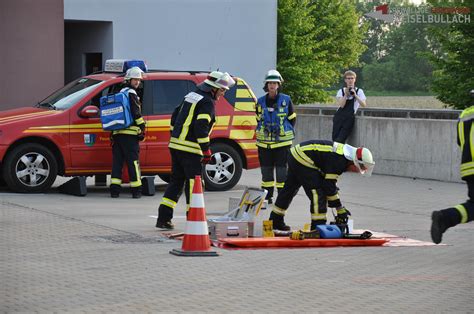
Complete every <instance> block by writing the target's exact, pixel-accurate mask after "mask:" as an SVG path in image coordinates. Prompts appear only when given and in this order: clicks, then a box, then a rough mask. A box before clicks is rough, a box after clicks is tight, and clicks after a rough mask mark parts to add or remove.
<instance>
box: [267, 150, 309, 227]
mask: <svg viewBox="0 0 474 314" xmlns="http://www.w3.org/2000/svg"><path fill="white" fill-rule="evenodd" d="M299 167H302V166H298V164H297V162H296V161H295V160H294V159H293V157H291V156H290V157H289V161H288V174H287V178H286V181H285V185H284V186H283V188H282V189H281V191H280V192H279V193H278V196H277V199H276V201H275V204H274V205H273V209H272V212H271V214H270V218H269V219H270V220H272V221H273V229H276V230H290V227H289V226H287V225H286V224H285V221H284V217H285V214H286V210H287V209H288V207H289V206H290V204H291V201H292V200H293V198H294V197H295V196H296V194H297V193H298V190H299V189H300V186H301V183H300V181H299V178H298V176H299V175H300V172H301V171H300V170H298V168H299Z"/></svg>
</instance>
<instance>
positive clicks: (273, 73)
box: [265, 70, 283, 85]
mask: <svg viewBox="0 0 474 314" xmlns="http://www.w3.org/2000/svg"><path fill="white" fill-rule="evenodd" d="M267 82H278V83H280V85H281V83H283V77H282V76H281V74H280V72H278V71H277V70H270V71H268V73H267V76H265V83H267Z"/></svg>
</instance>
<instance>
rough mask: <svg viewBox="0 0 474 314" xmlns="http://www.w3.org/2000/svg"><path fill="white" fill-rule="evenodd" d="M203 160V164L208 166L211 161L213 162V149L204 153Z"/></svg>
mask: <svg viewBox="0 0 474 314" xmlns="http://www.w3.org/2000/svg"><path fill="white" fill-rule="evenodd" d="M202 155H203V157H202V159H201V163H202V164H204V165H206V164H208V163H209V162H210V161H211V156H212V151H211V149H210V148H209V149H208V150H206V151H204V152H202Z"/></svg>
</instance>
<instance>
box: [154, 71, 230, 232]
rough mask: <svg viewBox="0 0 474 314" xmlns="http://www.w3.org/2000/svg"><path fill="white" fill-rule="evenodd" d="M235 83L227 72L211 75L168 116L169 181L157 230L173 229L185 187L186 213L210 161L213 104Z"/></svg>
mask: <svg viewBox="0 0 474 314" xmlns="http://www.w3.org/2000/svg"><path fill="white" fill-rule="evenodd" d="M234 84H235V81H234V80H233V79H232V77H231V76H230V75H229V74H228V73H222V72H219V71H213V72H211V73H210V74H209V75H208V77H207V79H206V80H204V82H203V83H201V84H199V85H198V86H197V89H196V90H195V91H193V92H190V93H189V94H187V95H186V96H184V100H183V101H182V102H181V104H180V105H179V106H178V107H176V109H175V110H174V112H173V114H172V116H171V138H170V142H169V145H168V147H169V149H170V153H171V162H172V166H171V171H172V173H171V181H170V183H169V184H168V187H167V188H166V191H165V194H164V195H163V198H162V200H161V203H160V206H159V207H158V219H157V221H156V227H157V228H160V229H173V228H174V225H173V223H172V222H171V220H172V218H173V211H174V208H175V207H176V203H177V202H178V200H179V197H180V196H181V193H182V191H183V186H184V193H185V195H186V212H187V211H188V210H189V204H190V201H191V194H192V193H191V192H192V190H193V186H194V177H195V176H196V175H201V174H202V170H203V169H202V165H203V164H204V165H205V164H207V163H208V162H209V161H210V160H211V155H212V152H211V149H210V139H209V135H210V133H211V130H212V126H213V125H214V123H215V121H216V118H215V108H214V106H215V101H217V100H219V98H220V97H222V96H223V95H224V94H225V92H226V91H227V90H229V89H230V88H231V87H232V86H233V85H234Z"/></svg>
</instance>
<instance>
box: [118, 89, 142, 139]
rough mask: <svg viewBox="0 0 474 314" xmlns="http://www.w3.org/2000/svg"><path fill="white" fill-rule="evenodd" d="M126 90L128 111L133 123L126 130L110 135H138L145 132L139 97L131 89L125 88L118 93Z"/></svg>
mask: <svg viewBox="0 0 474 314" xmlns="http://www.w3.org/2000/svg"><path fill="white" fill-rule="evenodd" d="M127 89H128V100H129V101H130V111H131V112H132V118H133V121H134V123H133V124H132V125H131V126H129V127H128V128H126V129H123V130H115V131H112V134H113V135H115V134H128V135H138V134H140V133H142V131H144V130H145V120H144V119H143V117H142V105H141V103H140V97H138V95H137V91H136V90H135V89H134V88H132V87H125V88H122V89H121V90H120V92H123V91H126V90H127Z"/></svg>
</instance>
